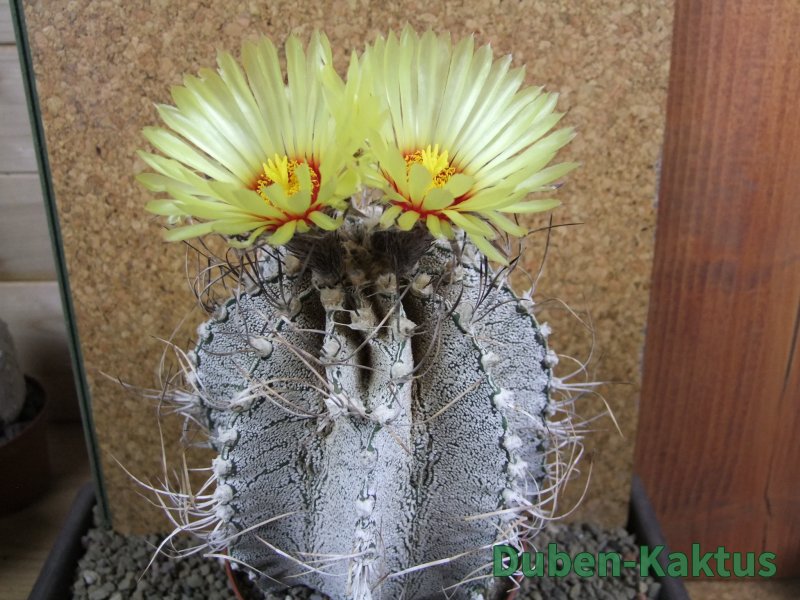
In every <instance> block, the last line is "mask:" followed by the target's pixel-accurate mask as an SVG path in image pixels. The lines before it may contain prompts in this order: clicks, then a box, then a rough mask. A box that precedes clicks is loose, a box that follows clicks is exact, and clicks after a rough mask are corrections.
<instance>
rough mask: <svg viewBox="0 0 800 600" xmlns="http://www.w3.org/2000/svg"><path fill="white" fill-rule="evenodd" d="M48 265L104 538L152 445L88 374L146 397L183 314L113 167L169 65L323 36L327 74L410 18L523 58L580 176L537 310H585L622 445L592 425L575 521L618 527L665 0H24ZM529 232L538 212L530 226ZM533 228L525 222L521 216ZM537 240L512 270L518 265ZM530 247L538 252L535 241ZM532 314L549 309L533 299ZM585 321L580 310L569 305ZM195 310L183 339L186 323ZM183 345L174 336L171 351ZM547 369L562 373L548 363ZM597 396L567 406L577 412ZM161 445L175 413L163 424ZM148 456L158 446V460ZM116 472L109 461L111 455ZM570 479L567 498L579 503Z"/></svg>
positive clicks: (134, 521)
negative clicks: (50, 201)
mask: <svg viewBox="0 0 800 600" xmlns="http://www.w3.org/2000/svg"><path fill="white" fill-rule="evenodd" d="M23 4H24V12H25V18H26V20H27V28H28V33H29V37H30V43H31V51H32V55H33V61H34V70H35V74H36V83H37V86H38V93H39V101H40V105H41V111H42V117H43V121H44V126H45V132H46V140H47V148H48V152H49V156H50V165H51V170H52V180H53V185H54V190H55V196H56V203H57V209H58V213H59V219H60V225H61V228H62V233H63V239H64V248H63V251H64V254H65V256H66V261H67V265H68V271H69V280H70V286H71V291H72V295H73V299H74V303H75V307H76V313H77V320H78V329H79V336H80V343H81V349H82V352H83V356H84V359H85V369H86V372H87V377H88V380H89V384H90V388H91V401H92V411H93V416H94V422H95V426H96V430H97V437H98V440H99V445H100V454H101V458H102V467H103V472H104V479H105V485H106V489H107V493H108V497H109V501H110V505H111V511H112V514H113V519H114V525H115V527H116V528H117V529H119V530H122V531H126V532H128V531H146V530H154V529H163V528H165V526H166V523H165V521H164V519H163V517H162V516H161V515H160V512H159V511H158V510H157V509H154V508H153V507H152V506H150V505H149V504H148V503H147V501H145V500H144V499H142V498H141V497H140V495H139V494H138V493H137V492H139V490H138V489H137V487H136V485H135V484H133V483H132V481H131V479H130V477H129V476H128V475H126V473H125V472H124V471H123V470H122V469H121V468H120V466H119V464H118V462H119V463H121V464H123V465H124V466H125V467H126V468H127V469H129V470H130V471H131V472H132V473H134V474H135V475H136V476H139V477H142V478H151V479H157V478H158V477H159V475H160V473H161V466H160V461H161V444H160V441H159V440H160V438H159V431H158V427H157V422H156V418H155V415H156V410H155V407H154V405H153V404H152V403H151V402H148V401H146V400H143V399H142V398H140V397H137V396H136V395H135V394H130V393H127V392H125V391H123V390H122V389H121V387H120V385H119V384H118V383H115V382H114V381H112V380H110V379H108V378H107V377H105V376H104V375H103V373H105V374H108V375H110V376H113V377H118V378H120V379H121V380H124V381H126V382H129V383H131V384H133V385H137V386H143V387H149V386H153V384H154V383H155V372H156V370H157V366H158V360H159V357H160V354H161V350H162V347H163V346H162V344H161V342H160V341H159V340H158V339H157V338H165V337H169V336H170V335H171V334H172V333H173V330H174V329H175V327H176V325H177V324H178V322H179V321H180V320H181V319H182V318H184V317H185V316H186V314H187V311H189V309H190V308H191V307H192V305H193V298H192V296H191V294H190V292H189V289H188V286H187V283H186V280H185V276H184V249H183V248H182V247H181V246H180V245H167V244H165V243H164V242H162V241H161V240H160V237H159V226H158V224H157V223H156V222H154V221H153V220H152V219H151V218H150V217H149V216H148V215H147V214H146V213H145V212H144V211H143V209H142V206H143V205H144V203H145V201H146V200H147V195H146V193H145V192H144V191H143V190H142V189H141V188H140V187H139V186H138V185H137V184H136V183H135V181H134V179H133V175H134V174H135V173H136V172H138V171H140V170H142V169H143V168H144V165H143V163H141V161H139V159H138V158H137V157H136V155H135V151H136V149H137V148H139V147H142V146H143V144H144V141H143V139H142V138H141V136H140V134H139V132H140V130H141V128H142V127H143V126H145V125H149V124H154V123H156V121H157V117H156V114H155V110H154V109H153V102H168V101H169V92H168V90H169V86H170V85H174V84H178V83H180V81H181V77H182V74H183V73H185V72H192V73H194V72H196V71H197V70H198V69H199V68H201V67H204V66H213V65H214V64H215V56H216V51H217V49H229V50H231V51H233V52H234V53H236V54H238V49H239V47H240V45H241V40H242V38H244V37H247V36H257V35H259V34H267V35H270V36H271V37H273V39H275V40H276V41H277V42H282V41H283V39H284V38H285V37H286V35H287V34H288V33H289V32H291V31H294V32H297V33H299V34H300V35H301V36H305V37H307V36H308V34H309V33H310V32H311V31H312V30H313V29H315V28H319V29H321V30H323V31H325V32H326V33H327V34H328V36H329V37H330V39H331V42H332V45H333V47H334V49H335V51H336V52H337V57H336V58H337V60H338V64H339V65H340V66H343V65H344V64H346V61H345V59H346V53H349V50H350V49H353V48H356V49H360V48H362V47H363V44H364V42H365V41H366V40H371V39H373V38H374V36H375V35H376V34H378V33H381V32H386V31H387V30H388V29H390V28H395V29H399V28H400V27H401V26H402V25H403V24H405V23H406V22H410V23H411V24H412V25H413V26H415V27H416V28H418V29H425V28H428V27H432V28H434V29H436V30H440V31H445V30H449V31H450V32H452V34H453V35H454V37H460V36H463V35H465V34H468V33H474V34H475V35H476V38H477V40H478V42H481V43H484V42H491V44H492V45H493V47H494V49H495V52H496V53H497V54H507V53H512V54H513V56H514V60H515V64H523V63H524V64H526V65H527V81H528V83H529V84H544V85H545V86H546V87H547V88H548V89H549V90H553V91H560V92H561V100H560V108H561V110H569V114H568V115H567V117H566V118H565V121H564V123H566V124H568V125H572V126H575V127H576V128H577V130H578V132H579V137H578V138H577V139H576V140H575V141H574V142H573V143H572V144H571V145H570V147H568V149H567V151H566V152H564V153H563V154H562V155H561V156H562V157H563V159H564V160H579V161H581V162H582V163H584V166H583V167H582V168H581V169H580V170H579V171H577V172H576V173H574V174H573V175H572V176H571V177H570V180H569V184H568V185H567V186H565V188H564V189H563V190H562V191H561V192H560V198H561V199H562V201H563V202H564V205H565V206H564V207H562V208H560V209H559V210H558V211H557V212H556V213H555V220H556V222H558V223H570V222H576V221H579V222H582V223H584V225H582V226H576V227H564V228H559V229H556V230H554V232H553V234H552V237H551V243H550V250H549V255H548V260H547V264H546V267H545V272H544V273H545V274H544V276H543V277H542V278H541V280H540V284H539V293H540V296H541V297H542V299H544V298H558V299H561V300H563V301H565V302H567V303H568V304H569V305H570V306H572V307H573V308H575V309H576V310H578V311H585V310H588V311H589V314H590V319H591V325H592V327H593V329H594V331H595V335H594V356H595V360H594V361H593V363H592V367H591V372H592V374H593V376H594V377H596V378H598V379H603V380H608V381H616V382H626V383H625V384H619V385H613V386H607V387H605V388H604V389H603V392H604V395H605V396H606V398H607V399H608V402H609V404H610V405H611V407H612V409H613V410H614V412H615V414H616V418H617V421H618V422H619V425H620V427H621V430H622V433H623V436H620V435H619V434H618V433H617V432H616V430H615V428H614V426H613V424H612V422H611V421H610V420H609V419H600V420H598V421H596V422H594V423H593V424H592V428H593V429H595V430H596V432H594V433H593V434H592V435H591V436H590V438H589V442H588V453H587V457H589V458H590V460H587V461H585V462H584V464H583V470H584V471H587V470H588V467H589V463H590V462H591V463H592V478H591V483H590V487H589V489H588V492H587V494H586V498H585V500H584V502H583V505H582V509H581V512H580V513H579V514H578V518H583V519H589V520H592V521H596V522H599V523H603V524H608V525H620V524H622V523H623V522H624V520H625V516H626V511H627V498H628V492H629V479H630V473H631V464H632V456H633V440H634V437H635V436H634V433H635V428H636V415H637V399H638V390H639V380H640V375H639V373H640V355H641V351H642V345H643V335H644V324H645V317H646V307H647V300H648V289H649V279H650V268H651V259H652V244H653V230H654V221H655V213H654V198H655V186H656V164H657V160H658V155H659V151H660V146H661V139H662V131H663V123H664V106H665V98H666V85H667V75H668V63H669V55H670V34H671V22H672V2H671V1H669V0H643V1H638V2H622V1H620V0H603V1H596V2H584V1H582V0H561V1H558V2H551V1H545V0H538V1H537V0H521V1H517V0H514V1H510V0H472V1H467V0H447V1H444V2H437V3H431V2H424V1H421V0H416V1H411V2H393V3H383V2H377V1H376V2H369V1H367V0H349V1H348V2H336V1H334V0H326V1H323V2H315V3H297V2H287V1H284V0H275V1H271V2H269V3H267V2H263V1H255V0H254V1H250V2H226V3H215V2H207V1H196V0H190V1H186V2H177V1H175V2H170V1H169V0H155V1H154V2H150V3H147V5H148V7H149V8H143V6H144V5H143V4H140V3H135V2H134V3H131V2H124V1H122V0H104V1H102V2H93V3H82V2H71V1H70V2H68V1H66V0H50V1H48V2H38V1H33V0H27V1H25V2H24V3H23ZM541 223H543V221H541V220H540V221H539V222H538V224H541ZM533 224H536V223H534V222H532V225H533ZM543 239H544V237H543V236H538V237H536V238H535V241H534V243H532V244H530V245H529V250H528V252H527V254H526V259H525V262H526V266H527V267H528V269H529V270H531V271H533V272H536V271H537V270H538V267H539V262H540V260H541V254H542V250H543V243H542V241H543ZM537 240H538V241H537ZM548 305H549V308H548ZM543 306H544V307H545V313H544V314H545V319H546V320H548V321H549V322H550V323H551V325H552V326H553V329H554V334H553V336H552V337H551V343H552V345H553V346H554V348H555V349H556V350H557V351H559V352H560V353H564V354H569V355H572V356H575V357H577V358H579V359H583V358H585V357H586V356H587V354H588V352H589V347H590V345H591V344H592V338H593V336H592V335H591V334H590V333H588V332H587V330H586V329H584V328H583V327H582V326H581V325H580V324H579V323H578V322H577V321H576V320H575V319H573V318H571V317H569V315H568V314H567V312H566V311H565V310H563V309H559V308H558V303H557V302H550V303H544V304H543ZM583 316H584V317H585V316H586V315H585V313H583ZM200 318H201V314H200V313H199V312H198V311H195V312H194V313H193V314H192V315H190V316H189V318H188V321H187V332H190V331H191V330H192V329H193V327H192V325H193V324H194V323H196V322H198V321H199V320H200ZM190 339H191V335H190V334H189V333H187V334H185V335H184V334H179V336H178V338H176V340H177V341H178V342H182V341H183V342H185V343H186V344H187V345H188V343H189V342H190ZM564 367H565V371H568V370H571V368H570V367H571V366H570V365H569V364H567V363H566V362H564ZM601 408H602V403H601V402H599V401H597V400H592V399H591V398H587V399H586V400H582V401H581V402H580V403H579V405H578V410H579V412H581V413H582V414H583V415H585V416H591V415H592V414H596V413H597V411H598V410H600V409H601ZM163 431H164V437H165V439H168V440H169V439H175V438H177V437H178V431H179V430H178V422H177V420H175V421H170V420H167V421H166V422H165V423H164V424H163ZM167 451H168V452H170V451H171V448H168V449H167ZM117 461H118V462H117ZM581 491H582V484H581V483H580V482H577V483H576V484H575V485H574V486H573V489H572V494H573V496H578V495H580V492H581Z"/></svg>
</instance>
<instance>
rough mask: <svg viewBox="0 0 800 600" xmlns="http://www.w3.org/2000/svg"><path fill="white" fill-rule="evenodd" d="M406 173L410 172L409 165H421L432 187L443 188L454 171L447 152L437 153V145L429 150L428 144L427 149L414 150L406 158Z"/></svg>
mask: <svg viewBox="0 0 800 600" xmlns="http://www.w3.org/2000/svg"><path fill="white" fill-rule="evenodd" d="M405 159H406V173H408V172H409V171H410V170H411V165H415V164H421V165H422V166H423V167H425V168H426V169H428V172H429V173H430V174H431V177H433V183H432V184H431V186H432V187H437V188H440V187H443V186H444V185H445V184H446V183H447V182H448V181H449V180H450V177H452V176H453V175H454V174H455V172H456V169H455V167H451V166H450V160H449V157H448V152H447V150H444V151H443V152H441V153H440V152H439V144H436V145H435V146H433V148H431V146H430V144H429V145H428V147H427V148H424V149H422V150H416V151H415V152H412V153H411V154H407V155H406V157H405Z"/></svg>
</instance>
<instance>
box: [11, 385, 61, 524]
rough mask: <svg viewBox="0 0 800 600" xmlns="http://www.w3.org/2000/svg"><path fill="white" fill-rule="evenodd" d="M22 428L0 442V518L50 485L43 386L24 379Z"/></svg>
mask: <svg viewBox="0 0 800 600" xmlns="http://www.w3.org/2000/svg"><path fill="white" fill-rule="evenodd" d="M25 388H26V395H25V407H24V408H23V410H22V415H21V419H20V423H21V424H22V428H21V429H20V430H19V431H17V432H16V433H15V434H13V435H12V437H11V438H10V439H8V440H5V441H2V442H0V481H2V482H3V493H2V494H0V515H5V514H7V513H10V512H13V511H15V510H19V509H20V508H23V507H24V506H27V505H28V504H30V503H31V502H33V501H34V500H36V498H38V497H39V496H40V495H41V494H42V493H43V492H44V491H45V490H46V489H47V487H48V485H49V484H50V463H49V460H48V454H47V423H46V421H45V418H44V413H45V405H46V397H45V393H44V390H43V389H42V386H40V385H39V384H38V383H37V382H36V380H34V379H31V378H30V377H26V378H25Z"/></svg>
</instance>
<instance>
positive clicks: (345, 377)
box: [140, 29, 575, 600]
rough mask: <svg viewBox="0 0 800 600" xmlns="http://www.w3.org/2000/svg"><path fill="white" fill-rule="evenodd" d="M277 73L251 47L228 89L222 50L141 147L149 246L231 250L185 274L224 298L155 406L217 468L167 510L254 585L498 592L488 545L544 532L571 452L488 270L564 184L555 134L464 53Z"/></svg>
mask: <svg viewBox="0 0 800 600" xmlns="http://www.w3.org/2000/svg"><path fill="white" fill-rule="evenodd" d="M286 60H287V72H288V83H287V82H285V81H284V79H283V77H282V75H281V73H280V67H279V65H278V60H277V53H276V50H275V48H274V47H273V46H272V45H271V43H270V42H268V41H266V40H262V41H261V42H259V44H249V45H248V44H246V45H245V47H244V49H243V63H244V71H242V70H241V69H240V67H239V66H238V65H237V64H236V62H235V61H234V60H233V59H232V58H231V57H230V56H228V55H221V57H220V60H219V71H218V72H216V73H215V72H211V71H203V72H201V77H200V78H187V79H186V83H185V86H184V87H179V88H176V89H175V90H174V91H173V97H174V99H175V102H176V106H175V107H164V106H162V107H160V108H159V112H160V114H161V116H162V118H163V119H164V121H165V123H166V124H167V126H168V127H169V128H170V130H171V131H170V130H168V129H148V130H146V135H147V137H148V140H149V141H150V142H151V143H152V144H153V145H154V146H156V148H157V149H159V150H160V151H161V152H163V153H164V154H166V157H164V156H161V155H157V154H148V153H142V154H141V156H142V158H143V159H144V160H145V162H147V164H148V165H149V166H150V167H151V168H152V169H153V171H154V172H151V173H144V174H142V175H141V176H140V180H141V181H142V182H143V183H144V185H145V186H147V187H148V188H149V189H150V190H152V191H154V192H158V193H165V194H166V197H162V198H161V199H159V200H155V201H153V202H151V204H150V205H149V209H150V210H151V211H153V212H156V213H158V214H162V215H165V216H168V217H169V222H170V224H171V225H173V226H176V227H173V228H172V229H170V230H169V231H168V233H167V236H168V238H169V239H173V240H179V239H188V238H191V237H195V236H199V235H205V234H210V233H218V234H222V235H223V236H226V240H227V241H228V242H229V243H230V244H231V245H233V246H235V247H239V248H243V249H242V250H230V251H229V253H228V254H227V255H226V256H225V258H224V259H217V260H216V261H214V260H213V259H212V262H211V263H210V264H209V265H208V266H207V267H206V268H205V269H204V270H203V271H202V272H201V274H202V275H204V276H205V277H206V278H208V279H213V280H215V281H217V283H219V282H220V281H228V282H230V281H232V282H233V283H234V285H233V286H225V289H226V292H227V293H228V294H229V295H228V297H227V298H224V299H222V300H221V301H214V302H212V304H213V306H211V307H209V308H210V309H211V310H212V311H213V317H212V318H211V320H209V321H207V322H205V323H203V324H202V325H201V326H200V328H199V341H198V343H197V346H196V348H194V349H192V350H190V351H188V352H183V351H180V350H178V356H179V357H180V360H181V365H182V367H183V374H184V375H183V378H182V381H180V382H178V385H177V386H176V385H174V384H175V383H176V382H175V380H172V381H171V384H173V386H172V387H170V388H169V389H168V390H166V391H165V392H164V393H163V396H164V397H166V398H167V399H169V400H172V401H173V402H174V403H175V404H176V405H177V406H178V408H179V411H180V412H182V413H183V414H184V415H186V416H187V417H189V418H190V419H191V420H192V421H194V422H195V423H199V424H200V425H202V426H203V427H204V428H205V430H206V431H207V433H208V437H209V440H210V444H211V446H212V447H213V449H214V450H215V451H216V453H217V457H216V458H215V459H214V460H213V463H212V466H211V471H212V474H211V476H210V478H209V480H208V481H207V482H206V484H205V485H204V486H203V487H202V490H201V491H200V492H197V493H191V492H189V491H187V490H185V489H184V490H181V491H180V492H178V493H173V492H171V491H170V490H168V489H167V490H162V491H161V497H162V500H171V501H174V502H176V503H177V505H178V506H177V507H176V508H175V509H174V510H171V511H170V512H169V514H170V515H172V516H173V517H174V518H175V519H176V524H177V525H178V529H180V530H189V531H192V532H194V533H197V534H198V535H200V536H201V537H202V538H203V545H202V546H201V548H202V549H204V550H207V551H208V553H209V554H210V555H212V556H222V555H226V556H227V557H228V559H229V560H231V561H232V562H233V563H234V564H235V565H238V566H240V567H242V568H244V569H245V570H247V572H248V573H249V574H250V575H251V576H252V577H253V578H254V579H256V580H257V582H258V585H259V586H260V587H261V588H262V589H271V588H280V587H285V586H292V585H299V584H304V585H307V586H309V587H311V588H313V589H316V590H319V591H321V592H323V593H325V594H327V595H329V596H330V597H331V598H334V599H336V600H340V599H346V598H355V599H357V600H365V599H368V598H386V599H395V598H397V599H403V600H411V599H415V598H419V599H421V598H432V597H451V598H452V597H456V598H469V599H471V600H472V599H476V598H486V599H488V598H497V597H499V596H501V595H502V594H503V593H504V592H505V590H506V589H507V588H508V587H509V585H510V584H511V583H512V582H510V581H509V580H500V579H496V578H494V577H493V576H492V547H493V546H494V545H495V544H500V543H503V544H510V545H513V546H516V547H518V548H522V547H523V545H524V544H526V543H527V541H528V540H530V539H531V536H532V534H533V533H534V532H535V531H536V529H537V527H538V526H540V525H541V523H542V522H543V520H545V519H546V518H548V515H549V512H548V511H549V510H552V508H553V497H554V495H555V492H556V490H557V488H558V484H559V483H560V482H561V481H562V479H563V477H564V471H563V470H562V467H563V463H562V461H561V460H559V459H558V458H557V454H558V452H559V451H560V450H562V449H563V447H564V446H565V445H568V444H569V443H571V442H572V441H574V438H573V437H571V436H572V434H571V433H570V432H571V429H570V422H569V419H568V418H566V419H565V418H563V414H562V416H561V417H560V418H556V419H553V415H554V414H555V413H557V412H559V410H561V409H565V411H566V412H568V410H569V406H570V403H569V401H568V400H567V401H565V402H563V403H562V404H558V403H556V402H555V401H554V400H553V393H554V392H558V391H559V390H562V391H563V390H565V389H566V388H565V387H564V386H563V385H562V384H561V382H560V380H558V379H557V378H555V377H554V376H553V374H552V371H551V369H552V367H553V365H554V364H555V362H556V357H555V354H554V353H553V352H551V351H549V350H548V348H547V344H546V341H545V340H546V337H547V328H546V326H541V327H540V326H539V325H538V324H537V322H536V320H535V318H534V316H533V302H532V300H531V297H530V295H531V294H532V290H530V291H529V292H528V294H527V295H525V296H523V297H518V296H517V295H515V294H514V293H513V292H512V291H511V289H510V287H509V284H508V282H507V281H508V273H509V270H508V269H507V268H503V269H500V270H494V269H492V268H491V267H490V266H489V261H488V260H487V257H488V258H489V259H492V260H494V261H496V262H499V263H501V264H505V265H508V264H509V262H510V261H509V260H508V256H507V254H506V253H505V252H503V251H502V250H501V249H500V245H501V244H500V243H499V242H502V240H503V238H504V237H507V236H508V235H512V236H522V235H525V234H526V230H525V229H524V228H523V227H521V226H520V225H519V224H518V223H517V222H515V221H513V220H512V219H510V218H509V216H510V217H514V216H515V215H517V214H520V213H529V212H536V211H539V210H546V209H548V208H552V207H553V206H554V205H555V204H557V203H556V202H554V201H552V200H541V199H531V198H528V194H529V193H531V192H537V191H541V190H544V189H548V187H550V188H552V185H551V184H552V183H553V182H554V181H556V180H557V179H559V178H560V177H561V176H563V174H565V173H566V172H567V171H569V170H570V169H572V168H573V167H574V166H575V165H573V164H571V163H561V164H558V165H554V166H550V167H547V168H545V167H546V165H547V164H548V162H549V161H550V160H551V159H552V157H553V156H554V155H555V153H556V152H557V150H558V149H559V148H560V147H561V146H563V145H564V144H565V143H567V141H568V140H569V139H570V138H571V136H572V133H571V132H570V131H569V130H558V131H555V132H553V133H549V134H548V131H549V130H550V129H551V128H552V127H553V126H554V125H555V123H557V121H558V120H559V118H560V116H561V115H560V114H558V113H554V112H553V109H554V106H555V96H553V95H549V94H542V93H541V90H536V89H532V88H524V89H520V86H521V84H522V72H521V71H520V70H509V69H508V61H507V60H499V61H494V60H493V58H492V55H491V51H490V50H489V49H488V47H484V48H481V49H479V50H477V51H475V50H474V47H473V44H472V41H471V39H469V38H468V39H466V40H462V41H461V42H459V43H458V44H457V45H455V46H452V45H451V43H450V41H449V38H447V37H445V36H435V35H434V34H432V33H431V32H428V33H426V34H425V35H423V36H421V37H420V36H417V34H416V33H414V32H413V31H412V30H410V29H406V30H405V31H404V32H403V34H402V35H401V36H400V37H399V38H398V37H396V36H393V35H390V36H389V37H388V38H387V39H385V40H384V39H383V38H380V39H379V40H378V41H377V42H375V44H374V45H372V46H369V47H368V48H367V50H366V51H365V52H364V55H363V56H362V57H361V59H360V60H359V58H357V57H354V58H353V60H352V61H351V64H350V69H349V71H348V77H347V81H346V82H343V81H341V80H339V79H338V76H336V74H335V73H334V72H333V70H332V69H331V67H330V62H331V53H330V49H329V47H328V45H327V41H326V40H325V39H324V37H322V36H319V35H315V36H314V37H313V39H312V42H311V44H310V46H309V48H308V51H307V53H304V52H303V49H302V48H301V47H300V46H299V43H298V42H297V40H295V39H294V38H290V40H289V42H287V45H286ZM448 102H451V103H452V104H448ZM445 105H447V106H448V107H449V106H451V105H452V106H453V107H454V108H453V110H452V111H450V110H445ZM309 119H310V121H309ZM215 269H216V270H217V271H218V273H219V276H218V277H217V276H214V277H212V276H210V273H211V272H212V271H213V270H215ZM212 287H214V286H213V285H212V286H207V287H204V288H203V290H202V293H201V296H206V295H207V293H208V291H209V289H210V288H212ZM554 457H556V458H554Z"/></svg>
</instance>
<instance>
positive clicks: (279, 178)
mask: <svg viewBox="0 0 800 600" xmlns="http://www.w3.org/2000/svg"><path fill="white" fill-rule="evenodd" d="M301 164H307V163H305V162H304V161H299V160H296V159H294V158H292V159H290V158H289V157H288V156H280V155H278V154H276V155H275V156H273V157H272V158H270V159H269V160H267V162H265V163H263V165H262V166H263V168H264V170H263V171H262V172H261V174H260V175H259V176H258V179H257V180H256V182H255V184H254V185H253V189H255V191H256V192H258V193H259V195H261V197H263V198H264V199H265V200H267V201H269V198H267V187H269V186H271V185H273V184H276V183H277V184H278V185H280V186H281V187H282V188H283V190H284V191H285V192H286V195H287V196H292V195H294V194H296V193H297V192H298V191H300V182H299V181H298V179H297V173H296V171H297V167H299V166H300V165H301ZM308 167H309V171H310V174H311V187H312V191H311V196H312V198H315V197H316V193H317V190H319V173H318V172H317V170H316V169H315V168H314V167H313V166H312V165H308Z"/></svg>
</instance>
